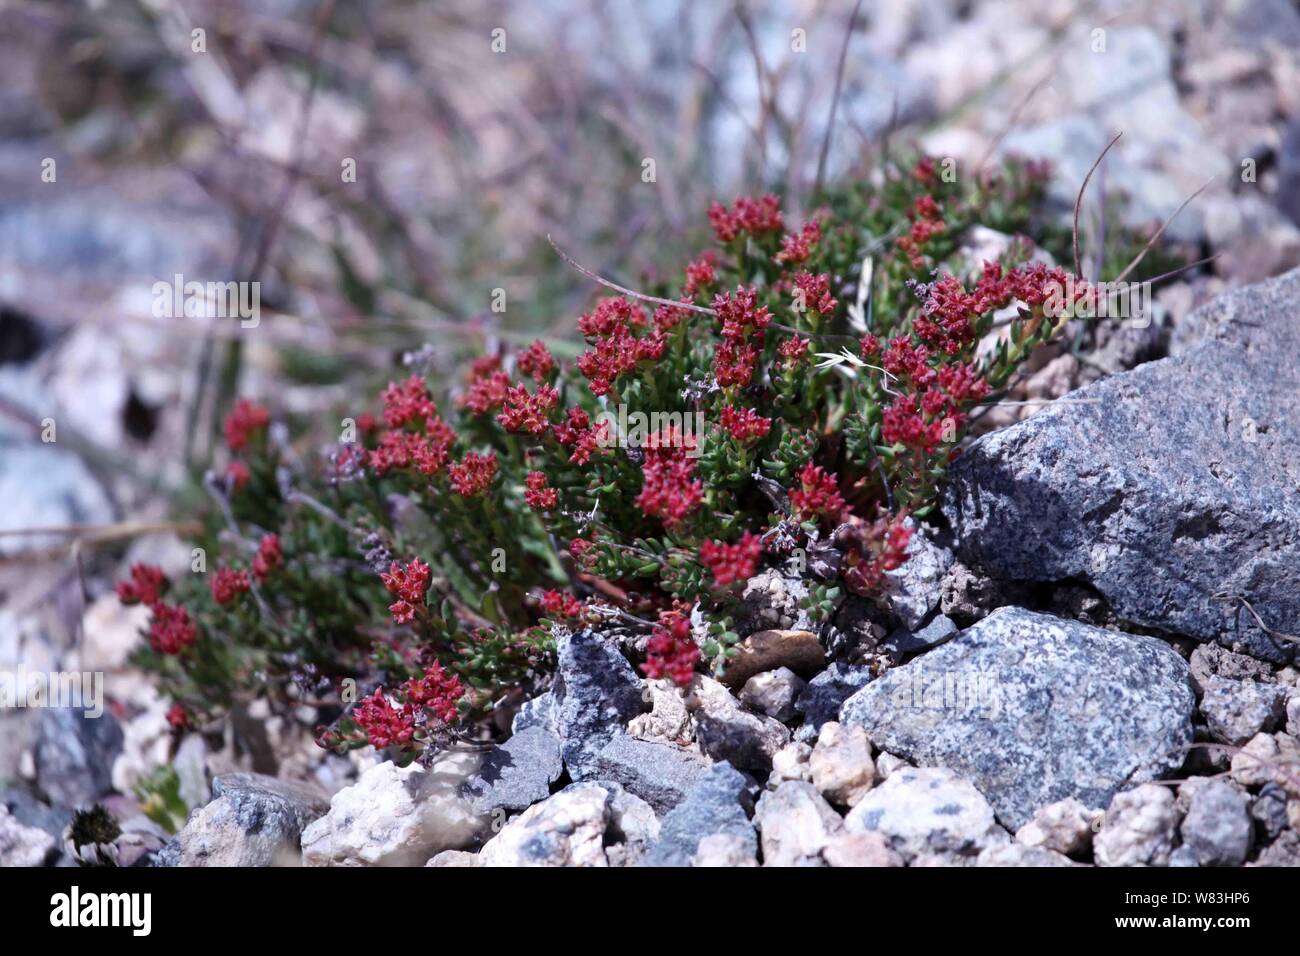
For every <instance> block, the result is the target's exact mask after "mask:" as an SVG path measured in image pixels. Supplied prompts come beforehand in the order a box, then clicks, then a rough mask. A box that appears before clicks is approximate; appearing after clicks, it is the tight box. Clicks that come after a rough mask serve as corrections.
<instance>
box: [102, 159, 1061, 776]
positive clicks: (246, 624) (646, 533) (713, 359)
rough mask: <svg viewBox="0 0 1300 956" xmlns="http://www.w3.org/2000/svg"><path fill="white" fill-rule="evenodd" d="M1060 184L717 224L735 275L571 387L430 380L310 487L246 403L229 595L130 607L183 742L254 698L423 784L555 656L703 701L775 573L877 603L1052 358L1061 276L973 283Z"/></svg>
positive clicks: (864, 200) (1035, 171)
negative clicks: (1053, 309)
mask: <svg viewBox="0 0 1300 956" xmlns="http://www.w3.org/2000/svg"><path fill="white" fill-rule="evenodd" d="M1043 172H1044V171H1043V170H1041V169H1039V168H1036V167H1034V166H1032V165H1029V164H1024V163H1019V162H1009V163H1008V164H1007V165H1006V166H1005V168H1003V169H1002V170H1001V171H1000V173H999V174H998V175H996V176H994V177H989V178H985V179H982V180H981V181H980V182H976V183H970V184H962V185H959V184H957V183H955V182H948V181H946V180H945V179H944V178H943V177H942V176H940V175H939V174H938V173H937V171H936V167H935V165H934V164H933V163H931V162H930V161H928V160H921V161H919V162H917V163H915V165H910V166H905V167H900V168H894V169H890V170H888V171H887V172H886V174H885V176H884V180H883V183H882V184H881V185H879V186H878V187H874V188H873V187H867V186H864V185H860V184H855V185H849V186H846V187H843V188H841V189H838V190H834V191H831V192H828V193H826V194H824V195H822V196H820V197H818V199H817V203H818V204H817V205H815V206H814V207H813V209H812V211H811V212H810V213H809V215H807V216H806V217H805V218H804V220H803V221H801V222H797V223H796V222H789V221H787V218H786V214H785V213H784V212H783V209H782V205H781V202H780V201H779V200H778V199H777V197H775V196H761V197H758V198H753V199H749V198H742V199H738V200H736V201H735V202H734V203H733V204H731V205H730V206H725V205H722V204H715V205H714V206H713V207H712V208H711V209H710V210H709V211H708V216H707V218H708V223H709V225H710V226H711V227H712V231H713V235H714V239H715V245H714V247H713V248H711V249H708V250H707V251H705V252H704V253H702V254H701V255H699V256H698V257H696V258H694V259H692V260H691V261H689V262H688V263H687V264H685V266H684V272H683V275H682V279H681V281H680V282H677V281H670V282H664V283H661V284H660V285H658V286H657V287H652V288H648V289H645V290H642V292H641V293H638V294H635V295H629V294H620V295H610V296H604V297H602V298H599V299H598V300H597V301H595V302H594V304H593V305H592V307H591V308H590V310H589V311H588V312H586V313H585V314H583V315H582V316H581V317H580V318H578V320H577V323H576V325H577V332H578V334H579V335H580V336H581V337H582V339H583V341H584V348H583V349H582V351H581V353H580V354H579V355H578V357H577V359H576V361H574V362H571V363H569V362H562V361H560V360H559V359H558V358H557V357H556V356H555V355H554V354H553V352H552V349H551V347H549V346H548V344H547V343H545V342H543V341H537V342H534V343H532V344H531V345H529V346H528V347H526V348H523V349H520V350H517V351H513V352H511V351H497V352H494V353H492V354H489V355H487V356H484V357H482V358H480V359H478V360H476V361H475V362H474V363H473V364H472V366H471V367H470V368H469V370H468V372H467V374H466V375H465V377H464V379H463V380H461V381H458V382H455V383H453V384H452V387H451V388H449V389H447V391H446V393H442V392H439V393H438V394H436V395H435V393H434V390H433V388H432V387H431V382H430V379H429V378H427V377H426V376H425V374H424V373H423V372H422V371H421V369H420V367H419V366H418V362H417V363H416V366H415V367H414V368H413V369H411V370H410V372H409V373H408V374H406V375H404V376H403V377H401V378H399V379H397V380H395V381H393V382H391V383H390V384H389V385H388V386H387V387H386V388H385V389H384V390H383V391H382V393H381V395H380V397H379V401H378V404H377V405H375V406H372V407H371V408H369V409H366V408H356V409H353V410H350V414H351V415H352V417H351V418H349V419H347V420H345V426H347V427H346V428H345V435H344V438H343V441H341V442H338V443H335V444H333V445H332V446H331V447H330V449H329V451H328V454H326V455H324V456H322V459H321V463H320V465H319V467H318V468H316V469H314V470H313V469H311V468H304V467H302V466H300V465H298V464H297V461H298V456H297V455H296V454H295V453H294V452H293V451H292V450H291V449H290V448H289V446H288V445H287V439H286V438H285V437H284V435H282V434H280V433H279V431H280V430H277V428H276V427H273V425H272V419H271V416H270V414H269V412H268V410H267V409H266V408H264V407H262V406H259V405H256V404H254V403H252V402H249V401H247V400H241V401H240V402H239V403H237V404H236V406H235V408H234V410H233V411H232V412H231V414H230V416H229V418H228V420H227V421H226V427H225V433H226V439H227V446H228V450H229V459H228V461H227V463H226V465H225V467H224V469H222V470H220V471H214V472H213V473H212V474H210V475H209V478H208V481H207V486H208V488H207V490H208V492H209V494H210V496H211V497H212V498H213V499H214V501H215V502H216V503H217V504H218V507H216V508H214V509H213V512H212V514H211V515H210V517H209V519H208V520H209V529H210V534H209V536H208V538H207V541H208V542H209V545H208V548H207V554H208V556H209V557H208V560H209V561H215V565H216V566H215V567H209V568H206V569H204V570H205V571H206V579H207V580H208V582H209V584H208V585H207V586H200V585H199V584H196V583H195V582H194V581H190V582H184V581H173V582H167V581H166V579H164V578H163V577H162V575H161V573H160V572H156V571H155V570H153V569H147V568H135V569H132V578H131V580H130V581H127V582H123V583H122V584H121V585H119V594H120V595H121V597H122V599H123V600H124V601H138V602H141V603H145V604H148V605H149V606H150V607H152V609H153V617H152V622H151V623H150V625H149V635H148V636H149V648H148V649H146V650H142V651H141V654H142V659H143V660H144V661H145V662H146V663H148V664H149V665H150V666H152V667H153V668H155V669H156V670H157V671H159V672H160V673H161V674H162V675H163V676H164V678H165V685H166V690H167V691H168V692H169V693H170V694H171V695H172V697H173V698H174V699H175V701H176V706H177V707H178V708H179V711H178V716H177V721H180V722H183V723H187V724H191V725H192V724H194V723H195V722H196V721H200V720H203V719H206V718H210V717H213V716H216V715H218V714H219V713H220V712H221V711H223V710H224V709H226V708H229V707H232V706H235V705H236V704H238V703H240V702H241V701H242V700H245V699H246V698H247V697H248V696H250V695H252V694H254V693H260V694H262V695H264V696H265V697H267V698H269V699H270V700H272V702H277V701H278V702H283V703H284V704H286V705H288V704H300V703H302V702H308V703H311V704H314V705H315V706H317V707H319V708H321V713H322V714H323V715H324V716H325V719H326V722H327V723H326V725H325V726H322V728H321V730H320V740H321V742H322V743H323V744H325V745H327V746H333V747H340V748H343V747H350V746H360V745H364V744H366V743H369V744H373V745H374V746H377V747H388V748H392V749H393V750H394V751H395V752H396V753H398V754H402V755H413V754H415V753H417V752H419V751H420V750H421V749H422V748H424V747H425V746H426V745H427V744H428V743H429V742H430V741H434V740H439V739H444V738H445V737H446V736H447V735H450V734H456V733H464V732H469V731H471V730H473V729H474V728H475V727H478V728H479V729H482V727H483V726H484V725H483V723H482V722H479V723H477V724H476V723H475V718H477V717H480V716H482V715H485V714H487V713H488V712H490V711H491V710H493V709H495V708H496V707H498V706H499V705H501V704H502V703H504V702H511V701H518V700H520V699H522V698H523V696H524V695H526V694H528V693H532V692H534V691H536V689H537V687H538V685H539V684H540V683H544V681H545V680H546V675H547V672H548V669H549V667H550V666H551V663H552V660H551V658H552V653H553V651H552V634H553V632H554V630H555V628H556V627H558V626H565V627H579V626H583V625H585V624H597V623H599V622H601V621H608V620H615V619H617V620H618V621H619V623H620V625H631V626H633V627H637V626H639V627H643V628H644V629H645V631H646V632H647V635H648V637H647V643H646V644H644V645H642V646H644V647H646V650H645V652H644V661H643V664H642V671H643V673H645V674H646V675H647V676H649V677H667V678H670V679H672V680H673V681H676V682H677V683H679V684H686V683H689V682H690V680H691V677H692V674H693V673H695V671H696V669H697V668H698V667H700V666H701V665H702V664H704V663H705V662H708V664H709V665H710V666H712V667H713V668H715V669H718V670H721V669H725V667H726V663H727V660H728V659H729V658H730V657H732V656H734V655H735V653H736V650H735V649H734V648H733V647H732V646H731V645H733V644H734V643H735V642H736V641H737V640H739V638H738V636H737V635H736V634H735V633H734V632H732V631H731V630H730V627H729V623H728V615H729V613H730V611H731V610H732V609H733V606H734V603H735V602H736V601H737V600H738V598H739V592H740V590H741V589H742V587H743V583H744V581H745V580H746V579H748V578H749V577H751V576H752V575H753V574H754V573H755V572H756V571H758V570H759V569H760V568H761V567H762V566H763V564H764V563H770V562H777V561H789V560H791V559H795V560H797V559H798V558H799V557H800V556H801V555H802V554H803V553H804V549H806V548H808V547H810V546H813V545H817V546H819V547H821V548H831V549H834V550H835V551H837V553H838V556H839V557H838V560H837V561H836V562H834V565H833V568H832V571H831V574H832V575H837V576H838V578H839V582H838V583H836V584H835V593H836V594H838V588H839V585H840V584H842V585H843V587H844V588H845V589H847V590H848V591H851V592H853V593H855V594H858V595H861V596H863V597H864V598H867V599H872V598H874V597H876V596H878V594H879V592H880V587H881V582H882V576H883V575H884V574H885V573H886V572H888V571H890V570H892V569H895V568H897V567H899V566H900V564H902V563H903V562H904V561H905V560H906V557H907V551H906V549H907V544H908V538H909V535H910V531H909V527H908V526H905V525H904V523H903V521H904V518H906V517H907V516H909V515H910V516H912V517H913V518H914V519H915V520H922V519H924V517H925V516H926V515H927V514H928V512H929V511H930V509H931V508H932V507H933V503H934V499H935V494H936V489H937V483H938V481H939V480H940V478H941V477H942V475H943V472H944V468H945V466H946V465H947V463H948V462H949V461H950V460H951V459H952V458H953V457H954V456H955V455H956V454H957V453H958V449H959V446H960V443H961V441H962V439H963V437H964V436H965V434H966V431H967V428H968V426H969V424H970V415H971V411H972V410H973V409H974V408H975V407H976V406H977V405H979V404H980V403H981V402H984V401H986V400H988V399H989V398H990V396H993V395H995V394H996V393H997V391H998V389H1000V388H1001V387H1003V386H1004V385H1005V384H1006V383H1007V382H1008V380H1009V379H1010V377H1011V376H1012V374H1013V373H1014V372H1015V370H1016V368H1017V367H1018V366H1019V365H1020V363H1021V362H1022V361H1023V360H1024V359H1025V358H1026V357H1027V356H1028V355H1029V353H1030V352H1031V351H1032V350H1033V349H1034V347H1035V346H1037V345H1038V344H1040V343H1042V342H1044V341H1045V340H1046V339H1047V338H1048V337H1050V336H1051V335H1052V333H1053V331H1054V330H1055V328H1056V327H1057V324H1058V322H1057V320H1056V319H1055V318H1054V317H1053V315H1051V314H1049V311H1050V310H1049V309H1047V307H1046V305H1045V303H1047V302H1048V298H1049V292H1050V289H1051V287H1052V285H1053V283H1060V284H1062V285H1063V284H1064V282H1065V279H1066V278H1067V276H1066V273H1065V272H1064V271H1063V270H1061V269H1056V268H1049V267H1047V266H1045V265H1043V264H1041V263H1036V262H1025V261H1021V260H1022V259H1023V258H1024V254H1023V252H1022V251H1020V250H1021V247H1019V246H1013V247H1012V252H1010V253H1009V254H1008V256H1007V257H1006V261H998V262H986V263H983V264H982V266H980V265H979V264H977V266H976V269H975V270H974V274H973V275H972V274H969V272H970V270H968V269H964V268H963V267H962V266H961V265H960V264H959V263H957V261H956V258H955V255H956V252H957V250H958V248H959V246H960V243H961V241H962V239H963V236H964V235H965V234H966V232H967V231H968V230H969V229H970V227H971V226H973V225H975V224H977V223H982V224H984V225H987V226H991V227H994V228H998V229H1002V230H1004V231H1013V232H1014V231H1020V230H1023V229H1025V228H1026V227H1027V226H1028V225H1029V223H1030V217H1031V215H1032V214H1033V212H1034V210H1035V208H1036V207H1037V205H1038V203H1039V201H1040V199H1041V196H1042V192H1043V189H1042V187H1043V178H1044V176H1043ZM1075 287H1076V288H1086V286H1084V285H1082V284H1077V285H1076V286H1075ZM995 314H998V315H1001V316H1002V317H1003V318H1005V320H1006V321H1005V323H1004V324H1003V325H1002V326H1001V327H1000V328H998V329H995V326H994V321H995ZM981 343H983V344H981ZM552 344H553V343H552ZM417 355H418V353H417ZM218 556H219V557H218ZM188 577H190V578H194V579H197V580H201V579H202V578H203V577H204V576H203V575H189V576H188ZM164 593H167V595H168V598H169V599H170V600H171V601H172V602H173V603H171V604H168V603H165V602H164V601H163V594H164ZM693 612H698V613H699V614H700V615H701V616H702V619H703V620H705V621H708V622H710V623H709V624H708V625H707V626H706V627H704V628H703V629H701V630H698V631H697V629H696V628H694V627H693V626H692V623H691V622H692V620H693V619H694V613H693Z"/></svg>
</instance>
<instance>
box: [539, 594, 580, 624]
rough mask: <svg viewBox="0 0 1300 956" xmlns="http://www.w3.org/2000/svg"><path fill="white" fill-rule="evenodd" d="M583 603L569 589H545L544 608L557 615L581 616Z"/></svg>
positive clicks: (543, 595) (543, 596) (548, 612)
mask: <svg viewBox="0 0 1300 956" xmlns="http://www.w3.org/2000/svg"><path fill="white" fill-rule="evenodd" d="M582 609H583V604H582V602H581V601H579V600H578V599H577V598H576V597H574V596H573V595H572V594H569V593H568V592H567V591H543V592H542V610H543V611H545V612H546V613H547V614H550V615H554V616H555V617H569V618H573V617H581V616H582Z"/></svg>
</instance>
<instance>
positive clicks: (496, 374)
mask: <svg viewBox="0 0 1300 956" xmlns="http://www.w3.org/2000/svg"><path fill="white" fill-rule="evenodd" d="M500 365H501V358H500V356H496V355H492V356H484V357H483V358H481V359H478V360H477V361H475V363H474V367H473V369H472V370H471V371H470V375H469V390H468V391H466V393H465V394H464V395H462V396H461V397H460V399H459V403H460V406H461V407H462V408H468V409H469V410H470V411H471V412H473V413H474V414H475V415H484V414H486V413H487V412H490V411H492V409H494V408H500V407H501V403H502V402H504V401H505V400H506V390H507V389H509V388H510V376H509V375H507V374H506V373H505V372H503V371H501V369H500Z"/></svg>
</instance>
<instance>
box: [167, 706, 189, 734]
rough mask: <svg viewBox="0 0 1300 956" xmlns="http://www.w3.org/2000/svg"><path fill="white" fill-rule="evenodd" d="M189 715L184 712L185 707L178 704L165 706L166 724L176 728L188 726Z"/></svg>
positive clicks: (182, 728)
mask: <svg viewBox="0 0 1300 956" xmlns="http://www.w3.org/2000/svg"><path fill="white" fill-rule="evenodd" d="M189 723H190V715H189V714H187V713H186V712H185V708H184V707H182V706H181V705H180V704H172V705H171V706H170V707H168V708H167V724H168V726H169V727H173V728H175V729H176V730H184V729H185V728H186V727H188V726H189Z"/></svg>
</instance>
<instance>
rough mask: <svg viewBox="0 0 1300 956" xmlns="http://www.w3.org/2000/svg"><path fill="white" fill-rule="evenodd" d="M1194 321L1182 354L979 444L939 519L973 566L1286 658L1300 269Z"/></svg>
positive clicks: (1298, 598)
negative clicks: (1192, 336) (1197, 337)
mask: <svg viewBox="0 0 1300 956" xmlns="http://www.w3.org/2000/svg"><path fill="white" fill-rule="evenodd" d="M1193 318H1194V319H1195V321H1196V322H1198V323H1199V326H1200V327H1201V328H1202V329H1204V335H1205V338H1204V340H1203V341H1202V342H1201V343H1200V344H1199V345H1197V346H1196V347H1194V348H1192V349H1191V350H1189V351H1187V352H1186V353H1184V354H1182V355H1179V356H1177V357H1174V358H1168V359H1163V360H1160V361H1157V362H1150V363H1148V364H1145V365H1142V366H1139V367H1138V368H1136V369H1134V370H1132V371H1130V372H1126V373H1123V374H1120V375H1115V376H1113V377H1111V378H1108V379H1104V380H1102V381H1100V382H1096V383H1094V384H1092V385H1089V386H1087V387H1085V388H1082V389H1079V390H1078V391H1076V392H1073V393H1071V394H1070V395H1069V396H1068V397H1069V398H1070V399H1073V400H1074V401H1070V402H1062V403H1059V404H1056V405H1053V406H1051V407H1049V408H1047V409H1045V410H1044V411H1042V412H1041V413H1039V414H1037V415H1034V416H1033V417H1032V418H1029V419H1027V420H1025V421H1023V422H1020V423H1019V424H1017V425H1014V426H1012V427H1010V428H1007V429H1004V430H1003V431H1000V432H996V433H993V434H990V435H987V436H985V437H984V438H982V439H980V440H979V441H977V442H976V443H975V444H974V445H972V446H971V448H970V449H969V451H968V452H967V453H966V454H964V455H963V456H962V457H961V459H960V460H959V461H958V462H957V463H956V464H955V466H954V468H953V470H952V481H951V483H950V485H949V488H948V492H947V495H946V498H945V501H944V503H943V511H944V514H945V515H946V516H947V518H948V520H949V522H950V523H951V525H952V527H953V530H954V531H955V533H956V536H957V543H958V552H959V555H960V557H961V559H962V561H963V562H965V563H966V564H967V565H969V566H971V567H974V568H977V569H979V570H982V571H984V572H986V573H988V574H990V575H992V576H994V577H998V578H1002V579H1006V580H1015V581H1060V580H1064V579H1073V580H1081V581H1086V582H1088V583H1090V584H1092V585H1093V586H1094V587H1096V588H1097V590H1099V591H1100V592H1101V593H1102V594H1103V595H1105V597H1106V598H1107V599H1108V600H1109V602H1110V604H1111V606H1112V608H1113V609H1114V611H1115V612H1116V613H1117V614H1118V615H1119V616H1120V617H1121V618H1123V619H1126V620H1128V621H1131V622H1135V623H1137V624H1142V625H1145V626H1149V627H1152V628H1159V629H1161V630H1165V631H1169V632H1173V633H1178V634H1184V635H1188V636H1190V637H1193V638H1196V639H1198V640H1202V641H1211V640H1214V641H1218V642H1220V643H1222V644H1223V645H1225V646H1227V647H1232V648H1235V649H1239V650H1243V651H1245V652H1247V653H1249V654H1252V655H1253V656H1255V657H1258V658H1261V659H1265V660H1270V661H1274V662H1285V661H1287V660H1290V659H1292V658H1293V657H1294V654H1295V652H1296V647H1297V645H1296V644H1295V643H1294V642H1289V641H1286V640H1284V639H1280V638H1277V637H1275V636H1273V635H1270V634H1269V633H1268V630H1272V631H1276V632H1281V633H1284V634H1296V633H1300V454H1297V453H1296V449H1297V448H1300V361H1297V359H1296V356H1297V355H1298V354H1300V270H1297V271H1293V272H1290V273H1287V274H1286V275H1283V276H1280V277H1278V278H1276V279H1273V280H1270V281H1268V282H1264V283H1260V284H1258V285H1254V286H1249V287H1247V288H1244V289H1239V290H1237V291H1235V292H1232V293H1229V294H1228V295H1225V296H1223V297H1221V298H1219V299H1218V300H1216V301H1215V302H1213V303H1211V304H1210V305H1208V306H1207V307H1205V308H1204V309H1202V310H1200V311H1198V312H1197V313H1195V314H1194V316H1193ZM1084 400H1086V401H1084ZM1245 602H1248V605H1247V603H1245ZM1251 609H1253V611H1254V613H1252V610H1251ZM1255 614H1258V615H1259V617H1260V618H1261V619H1262V620H1263V621H1264V623H1265V624H1266V625H1267V628H1268V630H1266V629H1264V628H1261V627H1260V626H1259V624H1258V622H1257V621H1256V618H1255V616H1254V615H1255Z"/></svg>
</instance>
